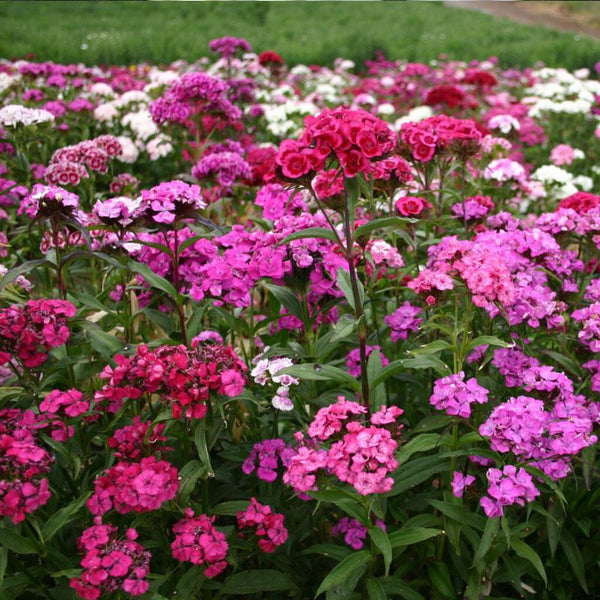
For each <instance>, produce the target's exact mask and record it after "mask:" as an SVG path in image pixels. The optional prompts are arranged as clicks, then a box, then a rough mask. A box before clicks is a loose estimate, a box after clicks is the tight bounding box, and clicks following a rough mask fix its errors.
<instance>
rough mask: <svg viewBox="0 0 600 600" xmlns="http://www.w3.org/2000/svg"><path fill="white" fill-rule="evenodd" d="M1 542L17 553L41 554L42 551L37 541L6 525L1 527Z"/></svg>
mask: <svg viewBox="0 0 600 600" xmlns="http://www.w3.org/2000/svg"><path fill="white" fill-rule="evenodd" d="M0 544H2V545H3V546H5V547H6V548H8V549H9V550H11V551H12V552H16V553H17V554H39V552H40V548H39V546H38V544H37V543H36V542H34V541H33V540H30V539H29V538H26V537H23V536H22V535H19V534H18V533H16V532H15V531H13V530H12V529H7V528H6V527H0Z"/></svg>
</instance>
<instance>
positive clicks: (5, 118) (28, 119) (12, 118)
mask: <svg viewBox="0 0 600 600" xmlns="http://www.w3.org/2000/svg"><path fill="white" fill-rule="evenodd" d="M52 121H54V115H53V114H52V113H50V112H48V111H47V110H42V109H40V108H27V107H26V106H21V105H20V104H7V105H6V106H3V107H2V108H0V125H1V126H2V127H13V128H14V127H17V126H19V125H22V126H23V127H29V126H30V125H38V124H40V123H51V122H52Z"/></svg>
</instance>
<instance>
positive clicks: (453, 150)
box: [400, 115, 482, 163]
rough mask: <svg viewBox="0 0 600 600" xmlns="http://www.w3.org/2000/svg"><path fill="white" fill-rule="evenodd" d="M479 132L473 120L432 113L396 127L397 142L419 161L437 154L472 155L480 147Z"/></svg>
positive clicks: (427, 160) (430, 158) (426, 160)
mask: <svg viewBox="0 0 600 600" xmlns="http://www.w3.org/2000/svg"><path fill="white" fill-rule="evenodd" d="M481 138H482V135H481V132H480V131H479V129H478V128H477V125H476V123H475V122H474V121H471V120H468V119H455V118H453V117H448V116H446V115H436V116H434V117H430V118H428V119H424V120H423V121H420V122H418V123H404V124H403V125H402V129H401V130H400V139H401V145H402V146H403V147H404V148H405V151H406V152H407V153H408V155H409V156H410V157H412V158H414V159H415V160H417V161H419V162H423V163H426V162H429V161H430V160H432V159H433V158H434V157H437V156H448V155H456V156H460V157H463V158H467V157H469V156H472V155H474V154H475V153H476V152H477V151H478V150H479V147H480V140H481Z"/></svg>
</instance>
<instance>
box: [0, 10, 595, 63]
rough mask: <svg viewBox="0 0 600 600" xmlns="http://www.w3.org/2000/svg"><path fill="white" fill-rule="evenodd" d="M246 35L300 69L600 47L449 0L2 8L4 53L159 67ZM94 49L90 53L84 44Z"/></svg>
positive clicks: (565, 54) (569, 59)
mask: <svg viewBox="0 0 600 600" xmlns="http://www.w3.org/2000/svg"><path fill="white" fill-rule="evenodd" d="M223 35H234V36H243V37H245V38H247V39H248V40H250V42H251V43H252V45H253V47H254V49H255V50H256V51H262V50H266V49H273V50H276V51H278V52H279V53H280V54H282V55H283V57H284V58H285V59H286V61H287V62H288V63H290V64H296V63H317V64H330V63H331V62H332V61H333V59H335V58H336V57H338V56H343V57H345V58H351V59H353V60H355V61H357V62H358V63H362V62H363V61H364V60H365V59H369V58H371V57H372V56H373V54H374V52H375V51H376V50H377V49H381V50H383V51H384V52H385V54H386V55H387V56H388V57H390V58H406V59H409V60H413V61H427V60H430V59H432V58H436V57H438V56H439V55H440V54H441V53H445V54H447V55H448V56H449V57H451V58H457V59H473V58H477V59H482V58H487V57H488V56H490V55H496V56H498V57H499V58H500V60H501V62H502V64H505V65H515V66H526V65H533V64H534V63H535V62H536V61H544V62H545V63H546V64H547V65H549V66H565V67H568V68H578V67H583V66H587V67H592V66H593V65H594V64H595V62H597V61H600V41H598V40H594V39H591V38H588V37H585V36H580V35H575V34H571V33H560V32H556V31H552V30H548V29H543V28H537V27H529V26H525V25H519V24H516V23H513V22H511V21H509V20H506V19H497V18H494V17H492V16H489V15H486V14H482V13H479V12H476V11H470V10H464V9H460V8H452V7H448V6H444V5H443V4H442V3H440V2H117V1H112V2H0V57H3V58H13V57H23V56H25V55H26V54H27V53H33V54H35V56H36V58H37V59H38V60H53V61H58V62H67V63H68V62H79V61H82V62H85V63H87V64H90V65H91V64H99V63H115V64H128V63H134V62H139V61H144V60H149V61H153V62H158V63H165V62H170V61H172V60H175V59H179V58H184V59H187V60H194V59H197V58H198V57H200V56H203V55H206V54H207V53H208V48H207V44H208V42H209V40H211V39H213V38H215V37H219V36H223ZM84 44H85V45H87V48H86V49H85V50H84V49H82V45H84Z"/></svg>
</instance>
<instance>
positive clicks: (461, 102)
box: [425, 85, 477, 108]
mask: <svg viewBox="0 0 600 600" xmlns="http://www.w3.org/2000/svg"><path fill="white" fill-rule="evenodd" d="M425 104H426V105H427V106H447V107H448V108H475V106H477V103H476V102H475V106H473V101H472V99H470V98H469V97H468V96H467V94H465V92H464V91H463V90H461V89H460V88H459V87H457V86H455V85H436V86H435V87H432V88H431V89H430V90H429V91H428V92H427V96H426V98H425Z"/></svg>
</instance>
